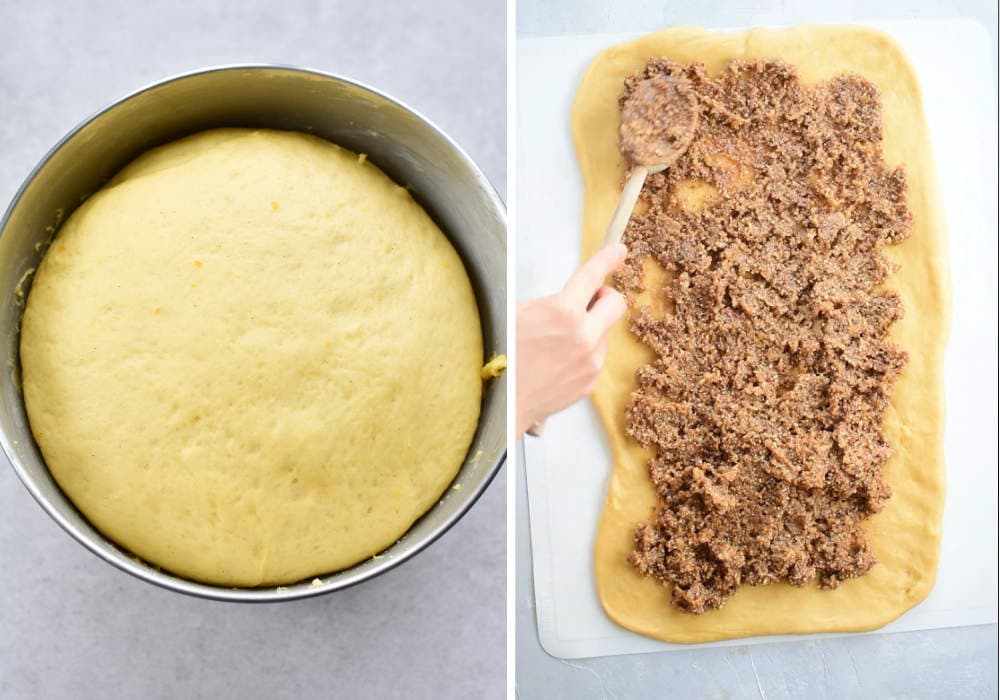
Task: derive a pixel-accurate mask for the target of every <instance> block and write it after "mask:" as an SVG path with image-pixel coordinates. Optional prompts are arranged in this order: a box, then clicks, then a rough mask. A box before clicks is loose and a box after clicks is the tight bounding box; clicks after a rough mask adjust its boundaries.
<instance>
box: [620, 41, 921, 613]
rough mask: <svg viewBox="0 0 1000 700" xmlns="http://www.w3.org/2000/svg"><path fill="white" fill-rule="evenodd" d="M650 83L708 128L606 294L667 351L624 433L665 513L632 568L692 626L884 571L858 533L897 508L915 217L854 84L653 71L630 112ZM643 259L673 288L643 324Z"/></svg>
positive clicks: (635, 234)
mask: <svg viewBox="0 0 1000 700" xmlns="http://www.w3.org/2000/svg"><path fill="white" fill-rule="evenodd" d="M658 74H667V75H672V76H683V77H684V78H686V81H687V83H688V84H690V85H691V87H692V89H693V90H694V92H695V93H696V95H697V99H698V104H699V109H700V118H699V123H698V128H697V130H696V133H695V134H694V138H693V141H692V142H691V144H690V146H689V147H688V149H687V151H686V153H685V154H684V155H683V156H681V157H680V159H679V160H678V161H677V162H676V163H675V164H674V165H673V167H672V168H670V169H669V170H667V171H665V172H663V173H660V174H657V175H653V176H651V177H650V178H649V179H647V181H646V186H645V188H644V189H643V192H642V202H644V203H645V206H646V207H647V209H646V211H644V212H641V213H636V214H634V215H633V217H632V219H631V221H630V223H629V226H628V229H627V230H626V233H625V236H624V240H625V242H626V244H627V245H628V248H629V256H628V259H627V261H626V264H625V266H624V267H623V269H622V270H621V271H620V272H619V273H618V274H617V276H616V283H617V285H618V286H619V288H620V289H621V290H622V291H623V292H624V293H625V294H626V296H627V297H628V299H629V302H630V305H631V306H632V308H633V312H632V314H631V319H630V330H631V332H632V333H633V334H634V335H635V336H636V337H637V338H638V339H639V340H640V341H641V342H642V343H643V344H644V345H646V346H647V347H648V348H649V349H650V350H651V351H652V352H653V353H654V354H655V359H654V360H653V361H652V363H651V364H648V365H646V366H644V367H642V368H640V369H639V370H638V372H637V375H636V376H637V388H636V389H635V391H634V392H633V394H632V396H631V400H630V402H629V405H628V407H627V414H626V428H627V432H628V434H629V435H630V436H631V437H633V438H634V439H636V440H637V441H638V442H639V443H641V444H642V445H645V446H649V447H652V448H653V449H654V453H655V456H654V457H653V458H652V460H651V461H650V463H649V474H650V477H651V479H652V482H653V485H654V487H655V489H656V493H657V495H658V503H657V505H656V507H655V509H654V512H653V513H652V514H651V519H650V521H649V522H647V523H644V524H641V525H639V526H638V528H637V529H636V532H635V548H634V551H633V552H632V553H631V555H630V556H629V560H630V562H631V563H632V564H633V565H634V566H635V567H636V568H638V570H639V571H641V572H642V573H643V574H645V575H648V576H653V577H655V578H656V579H659V580H660V581H662V582H664V583H667V584H672V586H673V595H672V602H673V604H674V605H676V606H677V607H678V608H680V609H682V610H686V611H689V612H692V613H701V612H704V611H706V610H709V609H712V608H719V607H721V606H722V605H723V604H724V603H725V602H726V600H727V599H728V598H729V596H731V595H733V593H735V592H736V590H737V589H738V588H739V586H740V585H741V584H750V585H762V584H767V583H772V582H775V581H782V580H785V581H788V582H789V583H791V584H792V585H795V586H804V585H807V584H810V583H812V582H816V583H818V585H819V587H820V588H834V587H836V586H837V585H839V584H840V582H841V581H844V580H846V579H849V578H853V577H857V576H861V575H863V574H865V573H866V572H867V571H868V570H869V569H871V567H872V566H874V565H875V563H876V558H875V555H874V553H873V552H872V550H871V545H870V543H869V541H868V538H867V536H866V534H865V531H864V528H863V526H862V524H863V522H864V521H865V520H866V519H867V518H868V517H870V516H871V515H872V514H873V513H876V512H878V511H879V510H880V509H881V508H882V506H883V505H884V504H885V502H886V500H887V499H888V498H889V497H890V495H891V492H890V488H889V486H888V484H887V483H886V481H885V479H884V477H883V474H882V470H883V466H884V465H885V463H886V461H887V460H888V459H889V457H890V455H891V454H892V448H891V446H890V445H889V443H888V442H887V441H886V438H885V436H884V435H883V433H882V421H883V416H884V414H885V410H886V407H887V406H888V400H889V395H890V392H891V389H892V383H893V381H894V379H895V378H896V377H897V376H898V375H899V373H900V372H901V370H902V368H903V366H904V364H905V363H906V360H907V356H906V353H905V352H904V351H903V350H902V349H901V348H899V347H897V346H896V345H894V344H893V343H892V342H891V341H890V340H889V338H888V333H889V328H890V326H891V325H892V323H893V322H894V321H895V320H896V319H898V318H900V316H901V315H902V312H903V310H902V304H901V302H900V299H899V297H898V296H897V295H896V294H895V293H894V292H892V291H891V290H888V289H886V288H884V287H883V286H882V285H883V283H884V282H885V281H886V279H887V278H888V277H889V275H890V274H891V272H892V265H891V263H890V262H889V261H888V260H887V259H886V258H885V257H883V255H882V253H881V250H882V248H883V247H884V246H886V245H892V244H896V243H899V242H901V241H902V240H904V239H905V238H906V237H907V236H909V233H910V213H909V210H908V209H907V206H906V197H905V191H906V187H905V180H904V176H903V171H902V170H901V169H900V168H896V169H889V168H888V167H887V166H886V165H885V163H884V162H883V160H882V153H881V139H882V125H881V105H880V98H879V94H878V91H877V89H876V88H875V87H874V86H873V85H872V84H871V83H869V82H867V81H865V80H864V79H862V78H860V77H857V76H853V75H842V76H838V77H836V78H834V79H833V80H830V81H829V82H825V83H822V84H818V85H804V84H803V83H802V82H800V81H799V79H798V77H797V75H796V73H795V70H794V69H793V68H792V67H791V66H788V65H786V64H783V63H781V62H778V61H756V62H740V61H733V62H732V63H730V64H729V66H728V67H727V68H726V69H725V70H724V71H723V72H722V73H721V74H720V75H718V76H715V77H712V76H710V75H709V74H708V73H707V72H706V70H705V68H704V67H703V66H701V65H698V64H694V65H679V64H677V63H673V62H671V61H669V60H666V59H659V58H658V59H653V60H651V61H650V62H649V63H648V64H647V66H646V68H645V70H644V71H643V73H641V74H637V75H633V76H631V77H630V78H629V79H628V80H627V81H626V84H625V92H624V95H623V96H622V104H624V103H625V101H626V100H628V98H629V95H630V93H631V91H632V90H633V88H634V86H635V85H636V84H637V83H638V82H639V81H640V80H642V79H644V78H649V77H651V76H654V75H658ZM637 211H638V210H637ZM650 260H652V261H655V263H656V264H657V265H658V266H659V267H660V268H662V271H663V272H664V275H662V277H663V278H664V279H665V280H666V281H665V282H663V283H662V286H659V285H658V288H656V289H651V290H650V292H649V293H650V294H651V296H652V297H653V305H649V304H642V303H641V302H640V299H639V295H640V294H641V293H642V292H643V291H644V287H643V269H644V266H646V265H649V262H650ZM654 306H655V307H656V308H658V309H660V311H659V312H657V311H654ZM661 307H662V308H661Z"/></svg>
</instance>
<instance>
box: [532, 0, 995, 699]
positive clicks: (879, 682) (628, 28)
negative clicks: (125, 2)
mask: <svg viewBox="0 0 1000 700" xmlns="http://www.w3.org/2000/svg"><path fill="white" fill-rule="evenodd" d="M915 17H970V18H973V19H977V20H979V21H981V22H983V23H984V24H985V25H987V26H988V27H989V30H990V33H991V36H992V38H993V47H994V52H995V51H996V46H997V29H996V22H997V8H996V4H995V3H993V2H991V1H990V0H958V1H945V0H924V1H915V0H886V1H885V2H880V3H861V2H839V3H829V2H822V1H813V2H796V3H789V2H784V1H782V0H745V1H742V2H727V1H726V0H706V1H705V2H695V3H665V2H662V1H660V0H632V2H629V3H625V2H621V3H614V2H608V1H607V0H574V1H573V2H569V1H568V0H565V1H559V0H521V2H519V3H518V10H517V34H518V36H523V37H534V36H555V35H561V34H601V33H615V32H642V31H651V30H653V29H657V28H661V27H666V26H671V25H684V24H693V25H702V26H713V27H741V26H749V25H762V24H763V25H783V24H797V23H807V22H850V21H863V20H877V19H903V18H915ZM530 69H531V68H530V66H525V65H518V71H527V70H530ZM993 79H994V85H995V84H996V83H995V81H996V74H995V73H994V76H993ZM522 263H524V264H526V263H525V261H523V260H519V261H518V264H519V265H520V264H522ZM516 466H517V469H516V479H517V483H516V518H515V522H516V540H517V560H516V568H517V575H516V581H515V583H516V593H515V611H516V613H515V614H516V621H515V626H516V638H515V639H516V683H515V687H516V693H517V697H518V698H521V699H522V700H535V699H536V698H545V699H546V700H549V699H552V700H559V699H561V698H573V699H574V700H576V699H583V698H630V699H631V698H663V697H676V698H734V699H740V698H762V699H763V698H767V699H768V700H771V699H772V698H789V699H793V700H797V699H798V698H837V699H839V698H942V699H944V698H947V699H949V700H950V699H952V698H956V699H957V698H996V697H997V683H998V679H997V626H996V625H983V626H978V627H965V628H954V629H939V630H928V631H924V632H906V633H899V634H869V635H856V636H849V637H841V638H834V639H825V640H808V641H801V642H799V641H797V642H789V643H775V644H767V645H760V646H754V647H722V648H708V649H704V648H702V649H698V648H695V649H690V650H682V651H672V652H662V653H655V654H637V655H631V656H612V657H601V658H593V659H577V660H571V661H567V660H562V659H556V658H553V657H551V656H549V655H548V654H546V652H545V651H544V650H543V649H542V647H541V646H540V644H539V642H538V628H537V624H536V620H535V605H534V591H533V588H532V577H531V542H530V537H529V531H528V527H529V523H528V509H527V503H526V497H527V488H526V485H525V478H524V469H525V464H524V458H523V453H522V452H521V449H520V444H519V445H518V450H517V460H516ZM527 468H529V469H530V468H531V466H530V465H528V467H527Z"/></svg>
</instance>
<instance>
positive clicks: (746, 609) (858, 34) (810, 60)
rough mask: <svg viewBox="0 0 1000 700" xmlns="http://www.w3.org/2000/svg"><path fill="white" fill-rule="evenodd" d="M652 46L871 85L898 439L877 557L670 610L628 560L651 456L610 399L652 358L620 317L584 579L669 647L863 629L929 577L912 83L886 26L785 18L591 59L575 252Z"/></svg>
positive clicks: (938, 241)
mask: <svg viewBox="0 0 1000 700" xmlns="http://www.w3.org/2000/svg"><path fill="white" fill-rule="evenodd" d="M653 56H667V57H669V58H671V59H673V60H675V61H679V62H684V63H687V62H701V63H704V64H705V65H706V66H707V67H708V68H709V70H712V71H717V70H719V69H721V68H723V67H724V66H725V65H726V63H728V62H729V61H730V60H731V59H734V58H741V59H758V58H760V59H766V58H772V59H774V58H776V59H782V60H784V61H786V62H789V63H792V64H794V65H795V66H796V67H797V68H798V71H799V75H800V76H801V78H802V79H803V80H805V81H806V82H816V81H821V80H824V79H828V78H831V77H833V76H835V75H837V74H839V73H845V72H850V73H856V74H860V75H862V76H864V77H865V78H867V79H868V80H870V81H872V82H873V83H874V84H875V85H877V86H878V88H879V90H880V91H881V93H882V107H883V123H884V128H885V140H884V143H883V147H884V154H885V159H886V161H887V163H889V164H891V165H896V164H899V163H902V164H904V166H905V169H906V176H907V196H908V199H909V206H910V209H911V211H912V213H913V235H912V237H911V238H910V239H908V240H907V241H906V242H905V243H903V244H902V245H900V246H897V247H895V248H892V249H890V250H889V251H888V255H889V256H890V257H892V259H893V260H895V261H897V262H898V263H900V264H901V265H902V267H901V268H900V270H899V271H898V272H897V273H896V274H895V275H894V276H893V277H892V280H891V285H892V286H893V287H894V288H895V289H897V290H898V291H899V293H900V294H901V295H902V299H903V304H904V306H905V317H904V318H903V319H902V320H901V321H899V322H898V323H897V324H896V325H895V326H894V328H893V331H892V336H893V338H894V339H895V340H896V342H898V343H900V344H901V345H902V346H903V347H905V348H906V350H907V351H908V352H909V354H910V360H909V364H908V365H907V367H906V370H905V371H904V373H903V375H902V376H901V377H900V378H899V380H898V381H897V382H896V385H895V388H894V390H893V397H892V405H891V407H890V410H889V412H888V414H887V417H886V423H885V432H886V435H887V437H888V438H889V440H890V442H891V443H892V445H893V446H894V447H895V449H896V454H895V457H894V458H893V459H892V461H891V462H890V463H889V465H888V467H887V470H886V476H887V478H888V480H889V482H890V484H891V485H892V488H893V492H894V495H893V497H892V499H891V500H890V501H889V502H888V504H887V505H886V507H885V509H884V510H883V511H882V512H880V513H879V514H878V515H876V516H875V517H874V518H872V519H871V521H870V522H869V523H868V532H869V533H870V536H871V539H872V543H873V545H874V549H875V552H876V553H877V555H878V558H879V561H880V563H879V564H878V565H877V566H876V567H875V568H874V569H872V571H871V572H870V573H869V574H868V575H866V576H864V577H862V578H859V579H854V580H851V581H848V582H846V583H844V584H842V585H841V586H840V587H839V588H837V589H836V590H833V591H822V590H819V589H817V588H815V587H806V588H794V587H792V586H789V585H787V584H781V585H771V586H762V587H749V586H745V587H743V588H742V589H741V590H740V591H739V592H738V593H737V594H736V595H735V596H733V598H732V599H731V600H729V601H728V602H727V603H726V605H725V607H724V608H722V609H721V610H718V611H711V612H708V613H705V614H703V615H700V616H695V615H690V614H686V613H682V612H680V611H679V610H677V609H676V608H674V607H672V606H671V605H670V591H669V590H668V589H667V588H665V587H664V586H663V585H661V584H660V583H658V582H657V581H655V580H653V579H650V578H644V577H642V576H641V575H640V574H639V573H638V572H637V571H636V570H635V569H634V568H633V567H632V566H631V565H630V564H628V562H627V561H626V556H627V554H628V553H629V552H630V551H631V549H632V533H633V530H634V528H635V526H636V524H637V523H639V522H640V521H643V520H646V519H648V517H649V516H650V512H651V508H652V506H653V504H654V502H655V495H654V492H653V489H652V485H651V484H650V481H649V477H648V475H647V471H646V462H647V460H648V458H649V457H650V453H648V452H647V451H646V450H644V449H642V448H641V447H639V446H638V445H637V444H636V443H635V442H634V441H632V440H630V439H628V438H627V437H626V436H625V432H624V430H625V428H624V408H625V403H626V401H627V399H628V396H629V394H630V392H631V391H632V388H633V385H634V382H633V375H634V372H635V370H636V368H637V367H639V366H640V365H642V364H645V363H647V362H649V361H650V358H651V355H650V354H648V352H647V351H646V349H645V348H644V347H643V346H641V345H640V344H639V343H638V342H637V341H636V340H635V339H634V338H633V337H632V336H631V335H630V334H629V333H628V331H627V329H626V326H625V324H624V323H622V324H618V326H616V327H615V328H614V329H613V330H612V332H611V338H610V345H609V350H608V355H607V357H608V359H607V364H606V366H605V369H604V371H603V373H602V375H601V378H600V381H599V383H598V386H597V390H596V392H595V393H594V404H595V406H596V407H597V411H598V413H599V414H600V416H601V419H602V422H603V424H604V427H605V428H606V430H607V433H608V437H609V439H610V441H611V445H612V448H613V453H614V468H613V472H612V475H611V478H610V481H609V484H608V493H607V500H606V503H605V507H604V512H603V514H602V516H601V521H600V524H599V529H598V534H597V541H596V545H595V556H596V576H597V588H598V593H599V596H600V599H601V603H602V604H603V606H604V609H605V611H606V612H607V614H608V615H609V616H610V617H611V618H612V619H613V620H615V621H616V622H618V623H619V624H620V625H622V626H624V627H627V628H628V629H630V630H634V631H636V632H639V633H641V634H645V635H648V636H650V637H655V638H658V639H663V640H667V641H671V642H685V643H688V642H705V641H711V640H717V639H725V638H730V637H743V636H752V635H763V634H780V633H806V632H830V631H851V630H868V629H873V628H875V627H879V626H881V625H884V624H886V623H887V622H890V621H891V620H893V619H895V618H896V617H898V616H899V615H900V614H902V613H903V612H904V611H906V610H908V609H909V608H910V607H912V606H913V605H915V604H917V603H918V602H920V601H921V600H923V599H924V598H925V597H926V596H927V594H928V593H929V592H930V590H931V587H932V586H933V585H934V577H935V574H936V570H937V559H938V549H939V546H940V539H941V515H942V510H943V506H944V494H945V480H944V460H943V453H942V429H943V423H944V413H943V411H944V405H943V392H942V379H941V363H942V356H943V351H944V344H945V339H946V336H947V329H948V314H949V292H948V287H949V283H948V267H947V260H946V248H945V227H944V219H943V214H942V211H941V204H940V196H939V194H938V187H937V182H936V175H935V171H934V167H933V162H932V159H931V150H930V144H929V142H928V137H927V129H926V126H925V125H924V118H923V114H922V111H921V100H920V90H919V87H918V85H917V81H916V78H915V76H914V74H913V69H912V68H911V67H910V65H909V63H908V62H907V60H906V58H905V56H904V55H903V53H902V51H901V50H900V49H899V47H898V46H897V45H896V44H895V43H894V42H893V41H892V40H890V39H889V38H888V37H886V36H884V35H883V34H881V33H878V32H876V31H873V30H869V29H864V28H858V27H819V26H815V27H808V26H807V27H796V28H792V29H788V30H780V31H774V30H752V31H750V32H747V33H741V34H720V33H715V32H709V31H705V30H702V29H696V28H674V29H668V30H665V31H661V32H658V33H656V34H652V35H649V36H645V37H642V38H640V39H638V40H636V41H634V42H631V43H628V44H624V45H621V46H616V47H614V48H611V49H608V50H607V51H605V52H603V53H602V54H600V55H599V56H598V57H597V59H596V60H595V61H594V62H593V63H592V64H591V66H590V68H589V70H588V71H587V73H586V75H585V77H584V79H583V81H582V82H581V84H580V87H579V90H578V92H577V95H576V100H575V103H574V105H573V118H572V126H573V136H574V139H575V142H576V150H577V155H578V157H579V161H580V168H581V171H582V175H583V185H584V194H585V198H584V214H583V222H584V223H583V226H584V229H583V243H584V245H583V254H584V257H585V258H586V257H587V256H589V255H590V254H591V253H593V252H594V251H595V250H596V249H597V248H598V247H599V246H600V245H601V243H602V241H603V237H604V229H605V227H606V226H607V223H608V221H609V220H610V218H611V213H612V211H613V210H614V207H615V203H616V202H617V199H618V196H619V193H620V191H621V189H620V182H621V178H622V175H623V169H624V164H623V162H622V159H621V157H620V155H619V153H618V148H617V144H616V135H617V129H618V122H619V111H618V97H619V95H620V94H621V92H622V88H623V80H624V78H625V76H626V75H628V74H630V73H634V72H636V71H639V70H641V69H642V68H643V66H644V65H645V63H646V60H647V59H648V58H650V57H653Z"/></svg>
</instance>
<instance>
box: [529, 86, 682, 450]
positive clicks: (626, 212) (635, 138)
mask: <svg viewBox="0 0 1000 700" xmlns="http://www.w3.org/2000/svg"><path fill="white" fill-rule="evenodd" d="M697 128H698V99H697V97H696V96H695V94H694V91H693V90H692V89H691V86H690V85H688V83H687V81H686V80H684V79H683V78H675V77H671V76H668V75H657V76H654V77H652V78H647V79H645V80H643V81H642V82H640V83H639V84H638V85H636V86H635V89H634V90H633V91H632V94H631V95H629V97H628V99H627V100H625V104H624V105H622V121H621V125H620V126H619V129H618V148H619V149H620V150H621V152H622V153H623V154H624V155H625V158H626V159H627V160H628V161H630V162H631V163H632V164H633V168H632V172H631V174H630V175H629V178H628V180H627V181H626V182H625V187H624V189H623V190H622V195H621V197H620V198H619V200H618V206H617V207H615V213H614V215H612V217H611V223H610V224H609V225H608V232H607V234H606V235H605V241H604V243H605V245H610V244H612V243H617V242H618V241H620V240H621V237H622V233H624V232H625V226H626V225H627V224H628V220H629V218H630V217H631V216H632V210H633V209H634V208H635V203H636V201H637V200H638V199H639V192H640V191H641V190H642V185H643V183H644V182H645V181H646V176H647V175H650V174H652V173H658V172H662V171H663V170H666V169H667V168H669V167H670V166H671V165H673V164H674V163H675V162H676V161H677V159H678V158H680V157H681V155H682V154H683V153H684V151H686V150H687V147H688V146H689V145H691V141H692V140H693V139H694V132H695V130H696V129H697ZM544 427H545V421H544V420H541V421H538V422H537V423H534V424H533V425H532V426H531V427H530V428H528V431H527V432H528V435H535V436H538V435H541V434H542V429H543V428H544Z"/></svg>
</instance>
